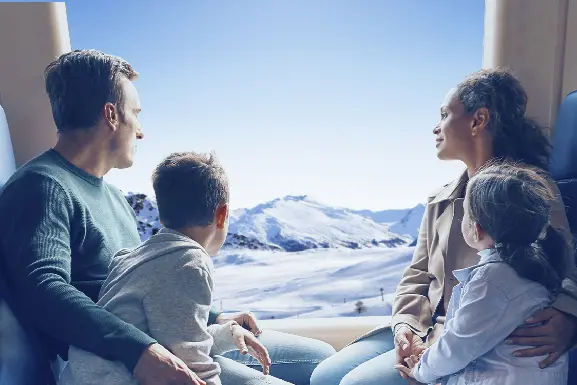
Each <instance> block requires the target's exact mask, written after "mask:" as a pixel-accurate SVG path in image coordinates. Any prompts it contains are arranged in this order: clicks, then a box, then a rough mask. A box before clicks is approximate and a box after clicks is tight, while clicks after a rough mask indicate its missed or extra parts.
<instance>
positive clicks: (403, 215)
mask: <svg viewBox="0 0 577 385" xmlns="http://www.w3.org/2000/svg"><path fill="white" fill-rule="evenodd" d="M126 199H127V200H128V202H129V203H130V205H131V206H132V207H133V209H134V211H135V212H136V215H137V218H138V230H139V232H140V235H141V238H142V239H143V240H144V239H147V238H149V237H150V236H151V235H153V234H155V233H156V232H157V231H158V230H159V229H160V228H161V225H160V222H159V219H158V208H157V205H156V201H155V200H154V199H151V198H149V197H147V196H146V195H144V194H133V193H128V195H127V196H126ZM423 210H424V207H423V206H417V207H415V208H414V209H409V210H388V211H380V212H372V211H352V210H348V209H343V208H336V207H329V206H326V205H323V204H321V203H319V202H316V201H314V200H312V199H310V198H308V197H306V196H287V197H284V198H279V199H275V200H273V201H270V202H266V203H263V204H260V205H258V206H256V207H254V208H250V209H238V210H234V211H233V212H231V216H230V227H229V235H228V237H227V241H226V243H225V245H224V248H225V249H252V250H271V251H288V252H296V251H302V250H308V249H318V248H349V249H359V248H367V247H397V246H405V245H408V244H409V243H411V241H412V240H413V238H414V237H416V232H417V231H416V229H418V224H419V223H420V219H421V216H422V212H423ZM413 227H414V228H413ZM411 230H412V231H411Z"/></svg>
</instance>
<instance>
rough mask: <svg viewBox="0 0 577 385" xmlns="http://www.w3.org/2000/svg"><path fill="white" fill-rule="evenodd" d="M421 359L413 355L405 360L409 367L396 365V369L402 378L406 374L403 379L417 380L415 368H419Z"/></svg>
mask: <svg viewBox="0 0 577 385" xmlns="http://www.w3.org/2000/svg"><path fill="white" fill-rule="evenodd" d="M419 359H420V357H417V356H416V355H414V354H412V355H411V356H409V357H407V358H405V361H404V362H405V364H407V366H405V365H402V364H396V365H395V369H397V370H398V371H399V373H401V376H402V375H403V374H404V376H403V378H408V377H410V378H415V370H416V369H415V368H416V367H417V364H418V363H419Z"/></svg>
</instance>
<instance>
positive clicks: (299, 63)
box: [66, 0, 484, 209]
mask: <svg viewBox="0 0 577 385" xmlns="http://www.w3.org/2000/svg"><path fill="white" fill-rule="evenodd" d="M66 3H67V12H68V23H69V29H70V39H71V44H72V48H73V49H78V48H94V49H99V50H102V51H105V52H108V53H112V54H115V55H119V56H122V57H123V58H125V59H126V60H128V61H129V62H130V63H131V64H132V65H133V66H134V67H135V69H136V70H137V71H139V72H140V75H141V76H140V79H139V80H138V81H137V82H136V83H135V84H136V86H137V88H138V90H139V92H140V97H141V101H142V105H143V113H142V118H141V121H142V124H143V126H144V130H145V135H146V137H145V140H143V141H141V142H140V143H139V149H138V155H137V158H136V162H135V165H134V166H133V167H132V168H131V169H128V170H122V171H120V170H115V171H112V172H111V173H110V174H109V175H108V176H107V179H108V180H109V181H110V182H112V183H114V184H116V185H117V186H119V187H120V188H121V189H123V190H124V191H139V192H145V193H151V192H152V187H151V182H150V174H151V172H152V169H153V168H154V166H155V165H156V164H157V163H158V162H159V161H160V160H161V159H162V158H163V157H164V156H166V155H168V154H169V153H171V152H173V151H184V150H196V151H210V150H214V151H215V152H216V153H217V154H218V155H219V158H220V160H221V162H222V163H223V164H224V166H225V167H226V168H227V170H228V174H229V177H230V183H231V190H232V197H231V199H232V201H231V205H232V206H233V207H234V208H237V207H251V206H254V205H256V204H258V203H262V202H263V201H267V200H271V199H274V198H276V197H280V196H284V195H289V194H290V195H302V194H308V195H310V196H312V197H314V198H316V199H318V200H319V201H321V202H324V203H327V204H331V205H337V206H344V207H351V208H357V209H360V208H368V209H385V208H404V207H411V206H414V205H415V204H417V203H418V202H420V201H423V200H424V198H426V196H427V194H428V193H429V192H430V191H431V190H433V189H435V188H436V187H438V186H441V185H443V184H445V183H447V182H449V181H450V180H451V179H453V178H454V177H456V176H457V175H458V174H459V172H460V171H461V169H462V168H463V166H462V165H461V164H459V163H457V162H441V161H439V160H437V158H436V155H435V142H434V137H433V135H432V129H433V127H434V125H435V123H436V121H437V119H438V115H439V112H438V111H439V106H440V103H441V102H442V101H443V98H444V96H445V94H446V92H447V91H448V90H449V89H450V88H451V87H453V86H454V85H456V84H457V83H458V82H459V81H460V80H461V79H462V78H463V77H464V76H466V75H467V74H468V73H470V72H473V71H475V70H477V69H479V68H480V67H481V64H482V51H483V48H482V47H483V19H484V1H483V0H467V1H462V0H435V1H427V0H410V1H408V0H404V1H402V0H362V1H354V0H348V1H343V0H276V1H270V0H244V1H234V0H228V1H226V0H219V1H185V0H181V1H173V0H170V1H160V0H155V1H153V0H149V1H135V0H123V1H114V0H98V1H84V0H73V1H67V2H66Z"/></svg>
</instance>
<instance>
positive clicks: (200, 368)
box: [58, 229, 236, 385]
mask: <svg viewBox="0 0 577 385" xmlns="http://www.w3.org/2000/svg"><path fill="white" fill-rule="evenodd" d="M213 269H214V267H213V264H212V261H211V259H210V257H209V256H208V254H207V253H206V251H205V250H204V249H203V248H202V246H200V245H199V244H198V243H196V242H195V241H193V240H192V239H190V238H189V237H187V236H185V235H183V234H181V233H179V232H176V231H173V230H169V229H163V230H161V231H160V232H159V233H158V234H156V235H154V236H152V237H151V238H150V239H149V240H147V241H146V242H144V243H142V244H141V245H140V246H139V247H137V248H136V249H134V250H132V251H129V250H121V251H119V252H118V253H117V254H116V255H115V256H114V258H113V259H112V262H111V264H110V274H109V276H108V278H107V280H106V282H105V283H104V285H103V286H102V289H101V291H100V297H99V298H100V300H99V301H98V305H100V306H103V307H104V308H105V309H106V310H108V311H110V312H111V313H113V314H115V315H116V316H118V317H119V318H121V319H122V320H124V321H125V322H127V323H130V324H132V325H135V326H136V327H138V328H139V329H140V330H142V331H144V332H145V333H148V334H149V335H150V336H151V337H152V338H154V339H156V340H157V341H158V343H160V344H162V345H163V346H164V347H166V348H167V349H169V350H170V351H171V352H172V353H174V354H175V355H176V356H177V357H179V358H180V359H182V360H183V361H184V362H185V363H186V364H187V365H188V367H189V368H190V369H191V370H192V371H194V372H195V373H196V374H197V375H198V376H199V377H200V378H202V379H203V380H204V381H206V382H207V384H209V385H220V384H221V382H220V379H219V374H220V367H219V365H218V363H216V362H214V361H213V360H212V358H211V357H210V355H215V354H223V353H225V352H227V351H230V350H234V349H235V348H236V347H235V345H234V342H233V339H232V333H231V329H230V324H224V325H211V326H209V327H207V323H208V312H209V310H210V306H211V303H212V291H213V282H212V276H213ZM109 332H110V333H114V332H115V331H114V330H110V331H109ZM58 384H59V385H72V384H75V385H92V384H94V385H102V384H106V385H129V384H130V385H132V384H138V382H137V381H136V379H134V377H133V376H132V374H131V373H129V372H128V370H127V369H126V367H125V366H124V365H123V364H121V363H120V362H113V361H107V360H106V359H105V358H101V357H98V356H96V355H94V354H92V353H89V352H87V351H84V350H82V349H79V348H77V347H73V346H71V347H70V350H69V362H68V364H67V365H66V367H65V369H64V372H63V373H62V375H61V377H60V380H59V382H58Z"/></svg>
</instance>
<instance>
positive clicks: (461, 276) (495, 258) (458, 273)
mask: <svg viewBox="0 0 577 385" xmlns="http://www.w3.org/2000/svg"><path fill="white" fill-rule="evenodd" d="M477 254H478V255H479V256H480V257H481V259H480V260H479V263H477V264H476V265H473V266H471V267H467V268H465V269H459V270H454V271H453V275H454V276H455V278H457V280H459V282H460V283H464V282H465V281H466V280H467V279H468V278H469V276H470V275H471V273H472V272H473V270H475V269H477V268H478V267H481V266H483V265H486V264H488V263H493V262H503V259H502V258H501V257H500V256H499V253H498V252H497V250H496V249H494V248H491V249H485V250H481V251H479V252H478V253H477Z"/></svg>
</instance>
